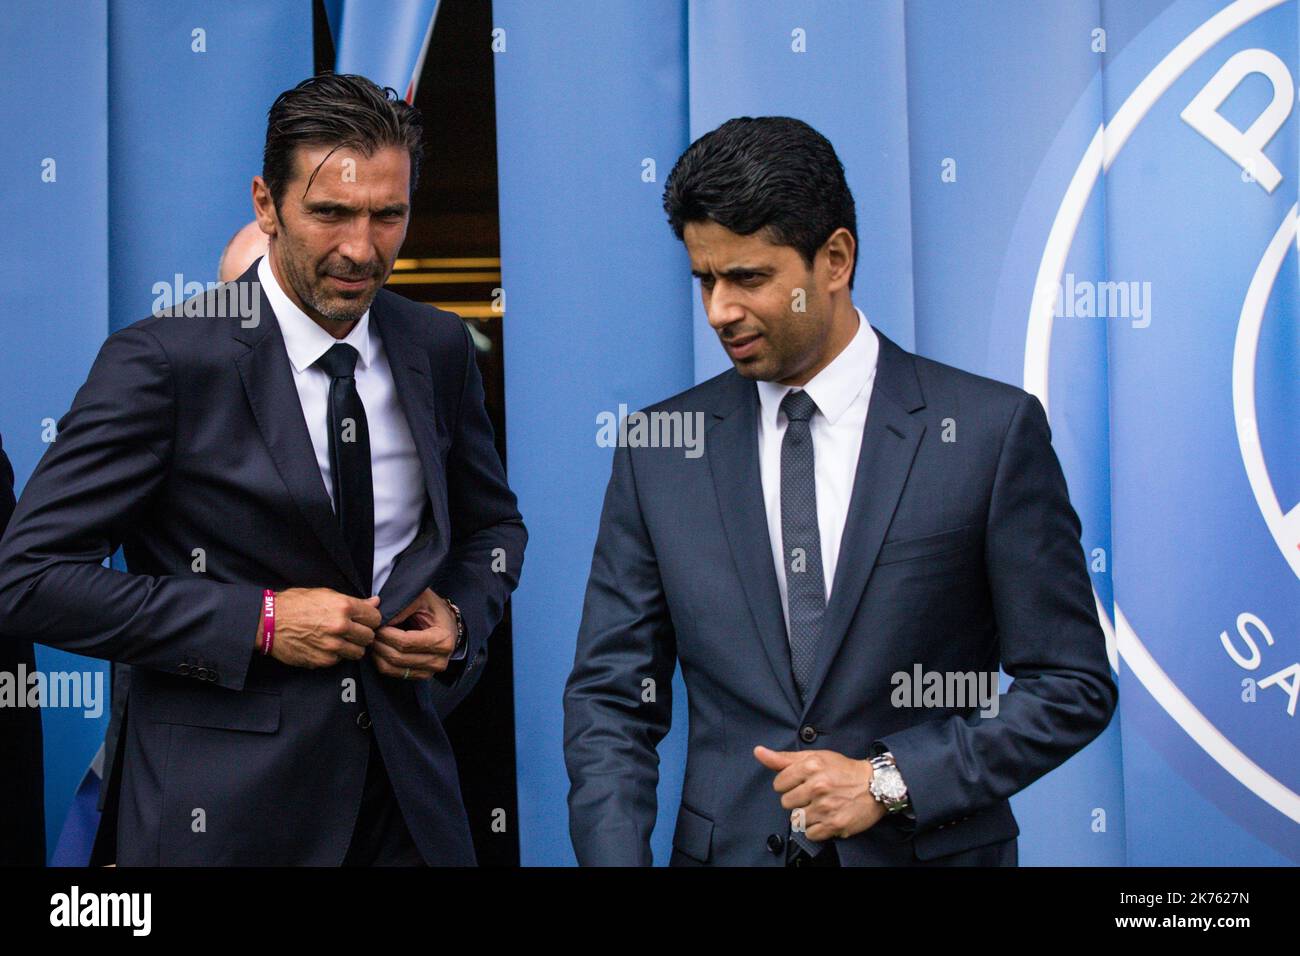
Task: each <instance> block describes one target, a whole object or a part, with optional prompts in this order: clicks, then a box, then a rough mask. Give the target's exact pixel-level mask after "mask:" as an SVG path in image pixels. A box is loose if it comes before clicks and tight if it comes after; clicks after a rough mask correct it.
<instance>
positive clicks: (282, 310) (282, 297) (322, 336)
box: [257, 255, 371, 374]
mask: <svg viewBox="0 0 1300 956" xmlns="http://www.w3.org/2000/svg"><path fill="white" fill-rule="evenodd" d="M257 280H258V281H259V282H260V283H262V289H263V290H264V291H265V292H266V297H267V299H268V300H269V301H270V303H271V310H272V311H273V312H274V313H275V318H276V321H277V322H279V323H280V333H281V334H282V335H283V336H284V347H285V350H286V351H287V352H288V353H289V361H290V363H292V365H293V367H294V370H295V371H297V372H298V373H300V374H301V373H302V372H304V371H306V370H307V369H309V368H311V367H312V366H313V365H314V364H316V360H317V359H319V358H320V357H321V356H322V355H324V354H325V353H326V352H328V351H329V350H330V349H331V348H332V347H333V346H335V345H338V344H339V343H340V342H345V343H347V344H348V345H351V346H352V347H353V348H354V349H356V350H357V352H358V353H359V354H360V358H358V359H357V365H358V366H359V367H361V368H369V367H370V358H371V351H370V310H369V309H366V311H365V313H364V314H363V315H362V316H361V318H359V319H358V320H357V322H356V324H355V325H354V326H352V331H350V332H349V333H348V334H347V335H346V336H344V337H343V338H341V339H336V338H335V337H334V336H332V335H330V334H329V333H328V332H326V331H325V330H324V329H322V328H321V327H320V326H319V325H317V324H316V321H315V320H314V319H312V317H311V316H309V315H308V314H307V313H306V312H304V311H303V310H302V309H300V308H298V306H296V305H294V303H293V300H292V299H290V298H289V296H288V295H286V294H285V291H284V289H282V288H280V283H278V282H276V281H275V273H274V272H273V271H272V269H271V257H270V256H269V255H265V256H262V259H261V261H260V262H258V264H257Z"/></svg>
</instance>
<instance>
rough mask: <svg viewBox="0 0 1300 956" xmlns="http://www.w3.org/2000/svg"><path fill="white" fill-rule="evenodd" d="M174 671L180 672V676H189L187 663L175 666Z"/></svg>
mask: <svg viewBox="0 0 1300 956" xmlns="http://www.w3.org/2000/svg"><path fill="white" fill-rule="evenodd" d="M176 673H178V674H180V675H181V676H182V677H189V676H190V665H189V664H182V665H180V666H179V667H177V668H176Z"/></svg>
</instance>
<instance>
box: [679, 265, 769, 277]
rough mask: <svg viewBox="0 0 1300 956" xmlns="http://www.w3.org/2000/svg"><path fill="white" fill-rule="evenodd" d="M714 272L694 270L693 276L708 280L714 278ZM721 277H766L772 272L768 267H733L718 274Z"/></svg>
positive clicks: (692, 271)
mask: <svg viewBox="0 0 1300 956" xmlns="http://www.w3.org/2000/svg"><path fill="white" fill-rule="evenodd" d="M713 274H714V273H712V272H701V271H700V270H699V269H692V270H691V275H693V276H695V278H697V279H706V278H708V277H710V276H712V275H713ZM717 274H718V275H720V276H726V277H727V278H728V279H734V278H736V277H737V276H754V275H758V276H766V275H771V274H772V270H771V269H769V268H768V267H767V266H732V267H731V268H730V269H723V270H722V271H721V272H719V273H717Z"/></svg>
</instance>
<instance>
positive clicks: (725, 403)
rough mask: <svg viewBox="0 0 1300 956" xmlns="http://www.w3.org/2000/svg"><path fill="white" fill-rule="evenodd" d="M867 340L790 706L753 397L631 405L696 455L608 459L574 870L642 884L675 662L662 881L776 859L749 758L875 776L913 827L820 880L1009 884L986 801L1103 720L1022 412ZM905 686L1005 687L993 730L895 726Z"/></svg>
mask: <svg viewBox="0 0 1300 956" xmlns="http://www.w3.org/2000/svg"><path fill="white" fill-rule="evenodd" d="M877 334H878V335H879V333H877ZM879 338H880V353H879V365H878V369H877V374H876V380H875V384H874V387H873V390H872V394H871V400H870V405H869V408H868V412H867V421H866V426H865V429H864V431H863V438H862V450H861V454H860V458H859V461H858V467H857V474H856V479H855V483H854V487H853V494H852V498H851V501H850V508H849V513H848V517H847V521H846V524H845V528H844V534H843V539H842V541H841V545H840V553H839V560H838V564H837V567H836V573H835V580H834V581H833V587H832V591H831V597H830V603H829V605H828V606H827V609H826V614H825V616H824V618H823V621H824V624H823V632H822V636H821V638H820V641H819V643H818V647H817V655H818V656H817V664H816V668H815V671H814V677H813V680H812V683H811V690H810V692H809V695H808V698H807V700H806V701H805V702H804V703H801V702H800V700H799V696H798V694H797V692H796V689H795V684H794V680H793V676H792V672H791V666H790V651H789V643H788V640H787V637H786V631H785V624H784V619H783V615H782V610H781V599H780V593H779V591H778V589H777V580H776V571H775V568H774V567H773V562H772V550H771V545H770V543H769V537H768V527H767V518H766V513H765V510H764V503H763V491H762V485H761V479H760V474H759V459H758V437H757V420H758V419H757V416H758V413H759V399H758V391H757V388H756V386H755V385H754V383H753V382H752V381H749V380H747V379H745V378H743V377H741V376H740V375H739V374H737V373H736V372H735V371H734V370H730V371H727V372H725V373H723V374H722V375H719V376H717V377H716V378H713V379H710V380H709V381H707V382H704V383H702V384H700V385H698V386H696V387H695V388H692V389H690V390H689V391H687V392H684V393H682V394H681V395H678V396H676V397H675V398H671V399H669V400H667V401H665V402H663V403H661V404H659V405H656V406H654V407H653V408H652V409H651V411H679V412H683V413H687V414H690V413H694V412H702V413H703V414H704V416H705V422H706V428H707V431H706V434H705V438H704V454H703V455H702V456H701V457H698V458H691V457H687V455H686V454H684V452H683V449H681V448H662V447H660V448H654V447H619V448H618V449H616V451H615V454H614V464H613V474H612V477H611V478H610V482H609V488H608V490H607V492H606V496H605V504H604V511H603V514H602V516H601V522H600V532H599V535H598V538H597V542H596V548H595V555H594V557H593V560H592V566H591V576H590V579H589V582H588V585H587V595H586V602H585V606H584V608H583V616H582V625H581V629H580V633H579V635H578V645H577V652H576V658H575V661H574V666H573V671H572V673H571V675H570V677H569V680H568V684H567V686H566V689H565V696H564V701H565V725H564V728H565V759H566V762H567V765H568V771H569V778H570V781H571V789H570V792H569V812H570V833H571V837H572V840H573V845H574V848H575V850H576V851H577V856H578V860H579V862H581V863H584V864H633V865H635V864H642V865H644V864H648V863H649V862H650V833H651V830H652V829H653V827H654V821H655V812H656V794H655V787H656V783H657V780H658V758H657V755H656V751H655V748H656V745H657V744H658V742H659V741H660V739H662V737H663V736H664V735H665V734H666V733H667V731H668V729H669V721H670V719H671V714H672V704H671V688H672V677H673V670H674V666H675V664H676V663H677V662H678V661H680V663H681V667H682V676H683V678H684V680H685V683H686V688H687V692H688V698H689V715H690V727H689V737H688V744H687V759H686V776H685V782H684V786H683V791H682V800H681V809H680V812H679V813H678V816H677V825H676V829H675V831H674V834H673V848H674V850H673V854H672V859H671V860H670V862H671V863H673V864H700V863H703V864H739V865H779V864H783V863H784V861H785V853H784V850H783V843H784V840H785V835H786V834H787V833H788V831H789V826H790V812H789V811H787V810H785V809H783V808H782V807H781V803H780V794H778V793H777V792H776V791H775V790H774V789H773V787H772V782H773V778H774V773H773V772H772V771H770V770H767V769H766V768H764V767H763V766H762V765H761V764H759V762H758V761H757V760H756V759H755V758H754V756H753V753H752V751H753V748H754V746H755V745H756V744H763V745H764V746H767V747H771V748H773V749H776V750H806V749H827V750H834V751H838V752H840V753H842V754H845V755H847V756H850V757H854V758H857V759H862V758H865V757H867V756H869V755H871V754H873V753H875V752H879V751H881V750H884V749H888V750H890V751H891V752H892V753H893V754H894V757H895V759H896V761H897V763H898V766H899V769H900V770H901V772H902V775H903V778H904V780H905V782H906V784H907V786H908V789H909V792H910V795H911V798H912V804H913V808H914V811H915V815H916V819H915V821H914V822H912V821H908V820H906V819H905V818H902V817H900V816H890V817H888V818H886V819H884V820H882V821H881V822H880V823H879V824H877V825H876V826H875V827H872V828H871V829H869V830H867V831H864V832H863V833H860V834H858V835H856V836H853V837H851V838H848V839H840V840H836V841H835V844H836V848H837V850H838V853H839V858H840V860H841V862H842V863H843V864H845V865H914V864H918V863H924V864H930V863H936V864H953V863H973V864H1006V863H1014V862H1015V860H1016V843H1015V838H1016V836H1017V834H1018V833H1019V828H1018V826H1017V824H1016V821H1015V819H1014V817H1013V816H1012V813H1011V807H1010V804H1009V802H1008V800H1007V798H1008V797H1009V796H1011V794H1013V793H1015V792H1016V791H1018V790H1020V789H1021V788H1023V787H1025V786H1027V785H1028V784H1029V783H1031V782H1032V781H1033V780H1035V779H1037V778H1038V777H1040V776H1042V775H1043V774H1044V773H1046V772H1047V771H1049V770H1051V769H1052V768H1053V767H1056V766H1057V765H1058V764H1060V763H1061V762H1062V761H1064V760H1065V759H1066V758H1067V757H1069V756H1070V755H1071V754H1073V753H1075V752H1076V751H1077V750H1079V749H1080V748H1081V747H1083V746H1084V745H1085V744H1087V743H1088V742H1089V741H1090V740H1092V739H1093V738H1094V737H1095V736H1096V735H1097V734H1098V733H1100V732H1101V730H1102V729H1103V728H1104V727H1105V726H1106V724H1107V722H1108V721H1109V719H1110V716H1111V713H1112V712H1113V710H1114V707H1115V703H1116V687H1115V683H1114V680H1113V678H1112V676H1111V671H1110V666H1109V664H1108V661H1107V656H1106V649H1105V639H1104V636H1103V633H1102V631H1101V628H1100V625H1099V623H1098V618H1097V613H1096V607H1095V601H1094V598H1093V594H1092V588H1091V585H1090V582H1089V579H1088V574H1087V571H1086V569H1085V565H1084V556H1083V552H1082V549H1081V547H1080V541H1079V534H1080V525H1079V520H1078V518H1077V516H1076V514H1075V512H1074V510H1073V509H1072V508H1071V506H1070V503H1069V498H1068V496H1067V493H1066V485H1065V480H1064V477H1063V475H1062V473H1061V468H1060V465H1059V463H1058V462H1057V459H1056V455H1055V453H1054V452H1053V451H1052V446H1051V438H1050V433H1049V430H1048V424H1047V420H1046V416H1045V415H1044V412H1043V408H1042V405H1041V404H1040V403H1039V402H1038V400H1037V399H1036V398H1034V397H1032V396H1030V395H1028V394H1027V393H1025V392H1024V391H1022V390H1020V389H1018V388H1014V387H1011V386H1009V385H1005V384H1002V383H999V382H995V381H992V380H990V379H986V378H981V377H979V376H976V375H971V374H969V373H966V372H963V371H960V370H958V369H955V368H952V367H950V366H946V365H942V364H940V363H938V362H933V361H929V360H927V359H924V358H920V357H918V356H913V355H911V354H910V353H908V352H905V351H904V350H903V349H901V348H899V347H898V346H897V345H895V344H894V343H893V342H891V341H890V340H889V339H888V338H886V337H885V336H884V335H880V336H879ZM949 419H951V426H952V427H949V428H946V427H945V426H947V425H949V422H948V420H949ZM954 428H955V431H953V429H954ZM945 432H947V435H945ZM945 437H949V438H954V439H955V440H950V441H945V440H944V439H945ZM918 664H919V665H921V666H922V668H923V670H924V671H926V672H930V671H935V672H943V673H947V672H963V673H964V672H973V673H978V672H994V673H995V672H996V671H997V670H998V668H999V665H1001V667H1002V668H1003V669H1005V671H1006V672H1007V673H1008V674H1009V675H1011V676H1012V677H1013V678H1014V682H1013V683H1012V685H1011V688H1010V691H1009V692H1008V693H1007V694H1006V695H1005V696H1004V697H1003V698H1002V700H1001V707H1000V713H999V714H998V715H997V716H996V717H990V718H982V717H980V716H979V715H978V711H979V709H980V708H979V706H978V705H975V706H966V707H956V706H948V707H941V708H925V707H916V706H894V705H893V703H891V694H892V692H893V691H894V690H895V688H896V686H898V685H897V684H896V683H895V682H894V680H893V675H895V674H898V673H900V672H905V673H907V674H908V675H912V674H913V673H914V667H915V665H918ZM647 679H649V680H651V681H653V684H652V685H651V684H648V683H647ZM651 686H652V687H653V688H654V693H653V694H649V693H647V692H646V689H647V688H648V687H651Z"/></svg>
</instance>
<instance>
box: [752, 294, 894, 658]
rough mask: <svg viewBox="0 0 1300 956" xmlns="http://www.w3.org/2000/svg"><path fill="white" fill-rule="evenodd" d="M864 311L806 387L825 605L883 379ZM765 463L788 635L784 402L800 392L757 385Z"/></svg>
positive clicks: (762, 461) (766, 495)
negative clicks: (874, 393) (874, 391)
mask: <svg viewBox="0 0 1300 956" xmlns="http://www.w3.org/2000/svg"><path fill="white" fill-rule="evenodd" d="M856 311H857V313H858V331H857V333H856V334H855V335H854V336H853V338H852V339H851V340H850V341H849V344H848V345H846V346H845V347H844V350H843V351H841V352H840V354H839V355H837V356H835V358H834V359H832V360H831V362H830V364H829V365H827V366H826V367H825V368H824V369H822V370H821V371H820V372H818V373H817V374H816V375H815V376H813V378H812V379H810V380H809V381H808V383H807V384H806V385H804V386H803V389H804V390H805V391H806V392H807V393H808V395H809V397H810V398H811V399H812V400H813V401H814V402H816V403H817V411H815V412H813V416H812V418H811V420H810V421H809V422H808V427H809V432H810V433H811V435H812V443H813V459H814V462H815V468H816V479H815V485H816V488H817V531H818V536H819V537H820V539H821V548H822V574H823V575H824V578H825V584H826V600H827V603H828V604H829V603H830V595H831V585H832V583H833V582H834V580H835V565H836V563H837V561H838V559H839V551H840V539H841V538H842V537H843V535H844V523H845V521H846V520H847V518H848V514H849V500H850V498H851V497H852V495H853V480H854V478H855V477H856V475H857V470H858V453H859V452H860V451H861V450H862V429H863V428H864V427H865V426H866V423H867V406H868V405H869V404H870V403H871V387H872V384H873V383H874V382H875V379H876V359H877V357H878V356H879V354H880V341H879V340H878V339H877V338H876V334H875V332H873V331H872V329H871V325H870V324H869V323H868V322H867V317H866V316H865V315H863V314H862V310H861V309H857V310H856ZM757 384H758V398H759V404H760V406H761V407H760V409H759V416H758V461H759V471H760V473H761V475H762V482H763V502H764V504H765V506H766V508H767V527H768V532H769V537H770V538H771V543H772V560H773V562H774V563H775V564H776V580H777V585H778V587H779V588H780V590H781V609H782V611H783V612H784V614H785V629H786V635H787V636H788V635H789V633H790V602H789V599H788V597H787V593H788V590H787V586H786V580H785V561H784V560H782V556H783V548H782V545H781V441H782V439H783V438H784V437H785V426H786V418H785V413H784V412H782V411H781V400H782V399H784V398H785V396H786V394H787V393H788V392H791V391H795V390H796V389H795V388H792V387H791V386H789V385H781V384H780V383H778V382H758V383H757Z"/></svg>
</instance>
